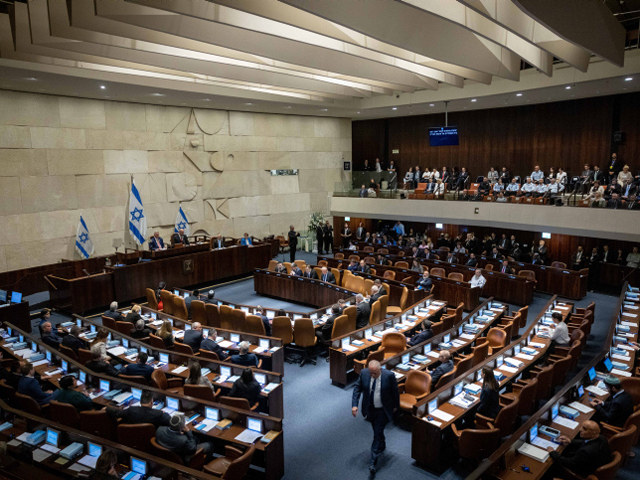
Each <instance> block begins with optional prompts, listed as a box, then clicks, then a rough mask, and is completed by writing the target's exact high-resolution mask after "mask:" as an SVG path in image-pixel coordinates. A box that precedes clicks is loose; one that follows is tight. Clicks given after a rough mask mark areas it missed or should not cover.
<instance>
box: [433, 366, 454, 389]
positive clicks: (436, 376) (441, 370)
mask: <svg viewBox="0 0 640 480" xmlns="http://www.w3.org/2000/svg"><path fill="white" fill-rule="evenodd" d="M451 370H453V360H449V361H448V362H446V363H441V364H440V366H438V368H436V369H435V370H433V371H432V372H431V388H432V389H434V388H435V386H436V384H437V383H438V380H440V377H442V376H443V375H444V374H445V373H449V372H450V371H451Z"/></svg>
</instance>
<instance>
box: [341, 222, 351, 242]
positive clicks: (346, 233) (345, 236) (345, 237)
mask: <svg viewBox="0 0 640 480" xmlns="http://www.w3.org/2000/svg"><path fill="white" fill-rule="evenodd" d="M340 236H341V237H342V248H349V240H351V229H350V228H349V224H348V223H345V224H344V228H343V229H342V233H341V234H340Z"/></svg>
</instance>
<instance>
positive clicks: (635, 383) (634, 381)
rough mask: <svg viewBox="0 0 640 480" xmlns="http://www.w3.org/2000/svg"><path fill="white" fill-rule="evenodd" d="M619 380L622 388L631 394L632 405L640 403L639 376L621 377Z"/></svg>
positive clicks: (636, 405)
mask: <svg viewBox="0 0 640 480" xmlns="http://www.w3.org/2000/svg"><path fill="white" fill-rule="evenodd" d="M621 381H622V389H623V390H624V391H625V392H627V393H629V395H631V397H632V398H633V405H634V407H636V408H637V407H638V406H639V405H640V378H638V377H629V378H623V379H621Z"/></svg>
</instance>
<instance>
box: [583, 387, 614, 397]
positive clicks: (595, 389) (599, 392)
mask: <svg viewBox="0 0 640 480" xmlns="http://www.w3.org/2000/svg"><path fill="white" fill-rule="evenodd" d="M585 390H586V391H587V392H591V393H594V394H596V395H598V396H601V397H602V396H604V395H606V394H608V393H609V392H607V391H606V390H603V389H602V388H598V387H596V386H595V385H590V386H588V387H587V388H586V389H585Z"/></svg>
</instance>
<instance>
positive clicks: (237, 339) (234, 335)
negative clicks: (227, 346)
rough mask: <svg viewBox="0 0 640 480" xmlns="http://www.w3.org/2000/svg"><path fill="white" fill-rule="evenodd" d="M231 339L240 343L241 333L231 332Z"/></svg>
mask: <svg viewBox="0 0 640 480" xmlns="http://www.w3.org/2000/svg"><path fill="white" fill-rule="evenodd" d="M231 341H232V342H233V343H240V335H239V334H237V333H232V334H231Z"/></svg>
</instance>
